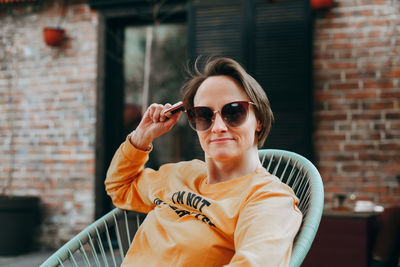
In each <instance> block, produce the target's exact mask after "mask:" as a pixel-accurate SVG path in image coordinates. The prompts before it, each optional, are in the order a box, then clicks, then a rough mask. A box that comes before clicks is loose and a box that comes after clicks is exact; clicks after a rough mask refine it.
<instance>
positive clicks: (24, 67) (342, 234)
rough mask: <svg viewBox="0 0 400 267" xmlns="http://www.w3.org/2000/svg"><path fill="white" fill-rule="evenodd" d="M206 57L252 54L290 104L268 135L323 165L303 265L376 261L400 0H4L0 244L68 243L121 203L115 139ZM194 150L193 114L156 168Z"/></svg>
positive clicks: (267, 82)
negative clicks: (112, 179) (111, 177)
mask: <svg viewBox="0 0 400 267" xmlns="http://www.w3.org/2000/svg"><path fill="white" fill-rule="evenodd" d="M199 55H215V56H228V57H231V58H234V59H236V60H238V61H239V62H240V63H241V64H242V65H243V66H244V67H245V68H246V69H247V70H248V72H249V73H250V74H251V75H253V76H254V77H255V78H256V80H257V81H259V82H260V84H261V85H262V86H263V88H264V90H265V91H266V93H267V95H268V97H269V99H270V102H271V106H272V110H273V112H274V114H275V119H276V122H275V123H274V124H273V127H272V130H271V134H270V136H269V138H268V140H267V142H266V144H265V146H264V147H265V148H279V149H287V150H291V151H295V152H297V153H299V154H302V155H304V156H305V157H307V158H309V159H310V160H311V161H312V162H313V163H314V164H315V165H316V166H317V168H318V169H319V171H320V173H321V176H322V178H323V181H324V186H325V211H324V216H323V219H322V222H321V227H320V230H319V233H318V235H317V239H316V241H315V242H314V245H313V247H312V249H311V252H310V254H309V255H308V257H307V258H306V262H305V263H304V266H337V264H340V265H341V266H367V264H368V261H369V259H370V257H371V253H372V250H373V246H374V245H373V244H374V240H375V237H376V233H377V227H378V226H377V225H378V224H377V218H378V217H379V215H380V213H381V212H382V211H383V210H385V208H389V207H392V206H396V205H400V187H399V182H400V181H399V179H400V178H399V177H400V85H399V81H400V3H399V1H397V0H230V1H228V0H219V1H210V0H203V1H199V0H194V1H190V0H188V1H184V0H159V1H157V0H90V1H84V0H26V1H24V0H18V1H16V0H15V1H13V0H0V229H3V232H1V230H0V233H1V234H0V240H7V244H4V245H2V244H0V254H2V252H1V251H2V249H3V251H4V253H3V254H5V255H11V254H13V255H18V254H22V253H26V252H28V251H31V250H42V251H46V250H54V249H56V248H58V247H60V246H61V245H62V244H64V243H65V242H66V241H67V240H69V239H70V238H71V237H73V236H74V235H75V234H76V233H78V232H79V231H81V230H82V229H83V228H84V227H85V226H87V225H88V224H90V223H91V222H92V221H93V220H95V219H96V218H99V217H100V216H102V215H103V214H105V213H106V212H107V211H109V210H110V209H112V205H111V203H110V200H109V198H108V196H106V194H105V191H104V179H105V173H106V171H107V167H108V164H109V163H110V160H111V158H112V156H113V154H114V152H115V150H116V149H117V148H118V146H119V145H120V144H121V142H123V141H124V139H125V138H126V136H127V134H129V133H130V132H131V131H132V130H134V129H135V127H136V126H137V124H138V122H139V121H140V118H141V115H142V114H143V110H144V109H145V108H146V107H147V106H148V105H149V104H150V103H153V102H159V103H175V102H177V101H179V100H180V99H181V93H182V92H181V90H180V87H181V85H182V83H183V81H184V79H185V77H186V76H185V66H186V65H187V63H188V62H193V60H195V59H196V57H197V56H199ZM193 158H200V159H202V158H203V155H202V152H201V149H200V147H199V144H198V142H197V137H196V133H195V132H193V131H192V130H191V129H190V128H189V127H188V124H187V123H186V120H185V118H184V116H182V118H181V120H180V121H179V123H178V124H177V125H176V126H175V127H174V129H173V132H172V134H168V135H165V136H163V137H162V138H160V139H158V140H156V141H155V143H154V151H153V152H152V154H151V161H150V162H149V163H148V166H149V167H152V168H158V166H160V164H163V163H166V162H176V161H179V160H189V159H193ZM17 211H20V214H17ZM28 215H29V216H30V217H29V218H28V217H27V216H28ZM6 216H7V217H6ZM28 226H29V227H28ZM27 228H31V229H32V230H29V229H28V230H27ZM21 229H24V230H23V231H22V230H21ZM11 231H16V232H17V233H19V236H17V237H14V236H11ZM30 236H32V237H30ZM21 240H24V242H25V243H27V245H26V246H21ZM28 241H29V242H28ZM30 241H31V242H30ZM13 243H15V251H13V250H12V247H13V246H12V244H13ZM332 249H336V251H337V252H335V253H336V254H335V253H334V252H332ZM327 257H331V259H330V260H328V258H327ZM335 260H336V261H335ZM327 262H328V263H327ZM322 263H324V264H322ZM321 264H322V265H321ZM330 264H331V265H330Z"/></svg>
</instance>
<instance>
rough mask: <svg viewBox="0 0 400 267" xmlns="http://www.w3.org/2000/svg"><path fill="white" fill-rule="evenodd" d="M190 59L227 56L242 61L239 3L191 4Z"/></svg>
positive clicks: (201, 2) (199, 2) (236, 1)
mask: <svg viewBox="0 0 400 267" xmlns="http://www.w3.org/2000/svg"><path fill="white" fill-rule="evenodd" d="M191 11H192V12H191V23H192V27H190V29H191V30H193V32H192V34H193V36H192V37H193V40H192V42H189V43H190V44H191V45H192V46H193V47H192V49H193V50H192V52H193V53H192V55H193V56H194V57H197V56H198V55H214V56H226V57H230V58H233V59H235V60H238V61H242V59H243V52H242V42H243V36H242V27H243V7H242V1H238V0H232V1H221V0H219V1H215V0H214V1H193V3H192V10H191Z"/></svg>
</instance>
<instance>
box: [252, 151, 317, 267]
mask: <svg viewBox="0 0 400 267" xmlns="http://www.w3.org/2000/svg"><path fill="white" fill-rule="evenodd" d="M259 156H260V160H261V162H262V164H263V166H264V167H265V168H266V169H267V171H268V172H269V173H271V174H273V175H276V176H277V177H279V178H280V179H281V181H282V182H284V183H285V184H287V185H289V186H290V187H291V188H292V189H293V191H294V193H295V194H296V196H297V197H298V198H299V200H300V202H299V208H300V210H301V212H302V213H303V222H302V225H301V228H300V230H299V232H298V233H297V236H296V239H295V241H294V244H293V250H292V256H291V259H290V266H291V267H294V266H300V265H301V263H302V262H303V260H304V258H305V257H306V255H307V253H308V251H309V250H310V247H311V244H312V242H313V240H314V237H315V234H316V233H317V230H318V226H319V223H320V220H321V216H322V211H323V208H324V187H323V184H322V179H321V175H320V174H319V172H318V170H317V168H315V166H314V165H313V164H312V163H311V162H310V161H309V160H308V159H306V158H305V157H303V156H300V155H299V154H296V153H294V152H289V151H286V150H278V149H261V150H259Z"/></svg>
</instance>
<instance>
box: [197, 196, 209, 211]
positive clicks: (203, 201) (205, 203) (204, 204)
mask: <svg viewBox="0 0 400 267" xmlns="http://www.w3.org/2000/svg"><path fill="white" fill-rule="evenodd" d="M201 203H203V204H202V205H201V207H200V209H199V211H200V212H201V211H202V210H203V207H204V206H207V207H208V206H210V204H211V203H210V202H208V201H207V200H205V199H203V200H202V201H201Z"/></svg>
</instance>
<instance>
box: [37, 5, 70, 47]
mask: <svg viewBox="0 0 400 267" xmlns="http://www.w3.org/2000/svg"><path fill="white" fill-rule="evenodd" d="M60 4H61V5H62V6H61V8H59V10H60V11H59V13H60V18H59V21H58V24H57V26H55V27H54V26H47V27H45V28H44V29H43V39H44V41H45V43H46V44H47V45H48V46H61V45H62V43H63V41H64V39H65V29H63V28H61V24H62V22H63V21H64V19H65V15H66V8H67V6H68V0H64V1H63V2H62V3H60Z"/></svg>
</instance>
